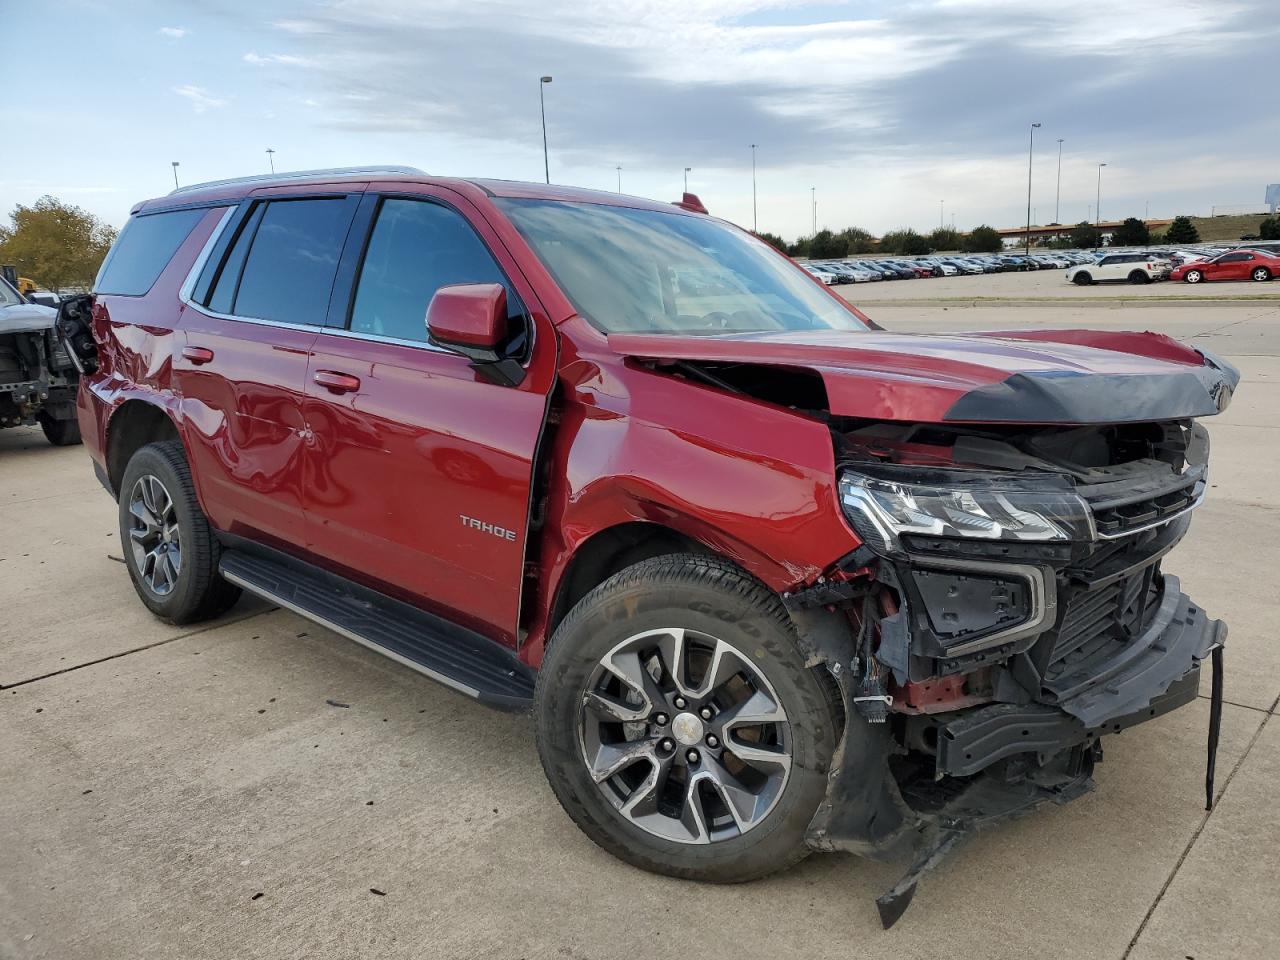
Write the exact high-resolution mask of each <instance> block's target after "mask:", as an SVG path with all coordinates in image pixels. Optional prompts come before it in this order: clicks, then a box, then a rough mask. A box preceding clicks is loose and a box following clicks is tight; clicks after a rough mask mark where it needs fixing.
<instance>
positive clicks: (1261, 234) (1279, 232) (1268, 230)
mask: <svg viewBox="0 0 1280 960" xmlns="http://www.w3.org/2000/svg"><path fill="white" fill-rule="evenodd" d="M1258 239H1260V240H1280V219H1277V218H1276V217H1267V219H1265V220H1263V221H1262V223H1260V224H1258Z"/></svg>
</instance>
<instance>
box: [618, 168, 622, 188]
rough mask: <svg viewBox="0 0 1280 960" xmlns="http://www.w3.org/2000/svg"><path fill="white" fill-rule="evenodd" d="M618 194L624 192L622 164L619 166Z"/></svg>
mask: <svg viewBox="0 0 1280 960" xmlns="http://www.w3.org/2000/svg"><path fill="white" fill-rule="evenodd" d="M618 192H619V193H621V192H622V164H618Z"/></svg>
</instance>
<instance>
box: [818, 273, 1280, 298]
mask: <svg viewBox="0 0 1280 960" xmlns="http://www.w3.org/2000/svg"><path fill="white" fill-rule="evenodd" d="M1066 272H1067V271H1066V270H1036V271H1034V272H1028V273H992V274H984V275H983V276H963V277H961V276H957V277H931V278H927V279H923V280H881V281H879V282H875V283H852V284H850V283H846V284H841V285H840V286H838V287H836V288H835V289H836V290H837V291H838V292H839V293H842V294H843V295H844V296H845V297H846V298H848V299H849V300H852V301H853V302H854V303H864V302H866V303H882V302H883V303H892V302H895V301H903V300H913V301H914V300H980V301H981V300H1024V299H1031V300H1100V301H1115V300H1126V301H1145V300H1157V301H1159V300H1166V299H1172V300H1180V299H1186V300H1196V301H1202V300H1234V299H1249V300H1257V299H1262V300H1274V301H1275V302H1276V303H1277V304H1280V279H1277V280H1270V281H1267V282H1266V283H1254V282H1253V281H1251V280H1227V281H1219V282H1213V283H1198V284H1192V283H1174V282H1173V281H1169V280H1161V281H1158V282H1156V283H1149V284H1145V283H1144V284H1132V283H1114V282H1107V283H1095V284H1093V285H1092V286H1087V287H1081V286H1077V285H1075V284H1073V283H1069V282H1068V281H1067V279H1066Z"/></svg>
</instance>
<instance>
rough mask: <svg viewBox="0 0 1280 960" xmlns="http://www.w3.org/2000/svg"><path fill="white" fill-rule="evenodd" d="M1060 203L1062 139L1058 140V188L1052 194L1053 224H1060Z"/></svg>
mask: <svg viewBox="0 0 1280 960" xmlns="http://www.w3.org/2000/svg"><path fill="white" fill-rule="evenodd" d="M1061 201H1062V138H1061V137H1059V138H1058V187H1057V189H1056V190H1055V191H1054V193H1053V222H1054V223H1062V213H1061V209H1060V206H1059V205H1060V203H1061Z"/></svg>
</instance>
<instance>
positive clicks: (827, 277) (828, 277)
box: [800, 263, 840, 287]
mask: <svg viewBox="0 0 1280 960" xmlns="http://www.w3.org/2000/svg"><path fill="white" fill-rule="evenodd" d="M800 269H801V270H803V271H805V272H806V273H809V274H812V275H813V276H815V277H817V278H818V279H819V280H821V281H822V282H823V283H825V284H826V285H827V286H828V287H834V286H835V285H836V284H837V283H839V282H840V278H839V277H837V276H836V275H835V274H834V273H828V272H827V271H826V270H822V269H820V268H818V267H815V266H813V265H812V264H809V263H802V264H800Z"/></svg>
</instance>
